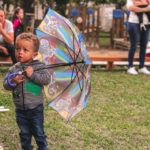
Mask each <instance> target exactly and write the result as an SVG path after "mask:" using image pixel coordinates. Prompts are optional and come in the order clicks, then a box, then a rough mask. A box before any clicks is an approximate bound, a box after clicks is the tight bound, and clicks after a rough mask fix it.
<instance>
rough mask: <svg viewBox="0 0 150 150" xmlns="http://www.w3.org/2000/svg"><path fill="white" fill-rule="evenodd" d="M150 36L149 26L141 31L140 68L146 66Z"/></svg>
mask: <svg viewBox="0 0 150 150" xmlns="http://www.w3.org/2000/svg"><path fill="white" fill-rule="evenodd" d="M148 36H149V27H147V29H146V30H142V31H141V37H140V54H139V62H140V64H139V68H143V67H144V63H145V54H146V48H147V43H148Z"/></svg>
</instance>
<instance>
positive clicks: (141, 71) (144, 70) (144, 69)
mask: <svg viewBox="0 0 150 150" xmlns="http://www.w3.org/2000/svg"><path fill="white" fill-rule="evenodd" d="M138 72H139V73H143V74H150V71H149V70H148V69H147V68H146V67H143V68H140V69H139V70H138Z"/></svg>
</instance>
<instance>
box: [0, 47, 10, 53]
mask: <svg viewBox="0 0 150 150" xmlns="http://www.w3.org/2000/svg"><path fill="white" fill-rule="evenodd" d="M0 51H2V52H3V53H4V54H6V55H8V54H9V53H8V50H7V48H5V47H3V46H1V45H0Z"/></svg>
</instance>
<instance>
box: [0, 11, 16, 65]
mask: <svg viewBox="0 0 150 150" xmlns="http://www.w3.org/2000/svg"><path fill="white" fill-rule="evenodd" d="M13 42H14V31H13V24H12V23H11V22H10V21H9V20H7V19H6V18H5V12H4V9H3V8H0V56H11V59H12V62H13V64H15V63H16V62H17V60H16V57H15V48H14V45H13V44H14V43H13Z"/></svg>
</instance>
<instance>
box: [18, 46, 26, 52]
mask: <svg viewBox="0 0 150 150" xmlns="http://www.w3.org/2000/svg"><path fill="white" fill-rule="evenodd" d="M21 50H22V51H24V52H27V51H28V49H26V48H19V47H17V48H16V51H21Z"/></svg>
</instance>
